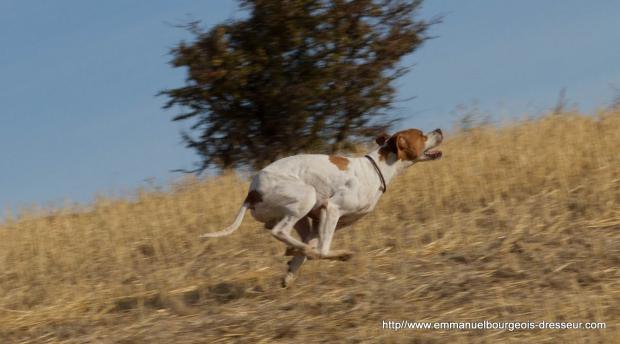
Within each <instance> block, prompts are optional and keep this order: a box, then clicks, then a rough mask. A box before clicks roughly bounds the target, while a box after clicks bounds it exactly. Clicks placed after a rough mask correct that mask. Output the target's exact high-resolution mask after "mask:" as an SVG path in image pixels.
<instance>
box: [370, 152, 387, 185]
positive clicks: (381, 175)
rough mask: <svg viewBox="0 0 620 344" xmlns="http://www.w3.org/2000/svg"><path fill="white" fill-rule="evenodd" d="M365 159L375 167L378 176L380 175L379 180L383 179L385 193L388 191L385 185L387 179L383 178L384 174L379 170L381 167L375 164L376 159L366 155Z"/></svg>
mask: <svg viewBox="0 0 620 344" xmlns="http://www.w3.org/2000/svg"><path fill="white" fill-rule="evenodd" d="M364 157H366V158H367V159H368V160H370V163H371V164H372V167H374V168H375V171H377V174H378V175H379V179H381V186H383V193H385V192H386V191H387V185H386V184H385V178H383V173H381V170H380V169H379V166H378V165H377V163H376V162H375V159H373V158H372V157H371V156H370V155H364Z"/></svg>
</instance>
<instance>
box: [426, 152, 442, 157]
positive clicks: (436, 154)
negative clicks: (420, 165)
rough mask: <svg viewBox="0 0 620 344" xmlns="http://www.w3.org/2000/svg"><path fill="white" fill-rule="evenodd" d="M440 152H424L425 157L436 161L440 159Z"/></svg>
mask: <svg viewBox="0 0 620 344" xmlns="http://www.w3.org/2000/svg"><path fill="white" fill-rule="evenodd" d="M441 154H442V153H441V151H434V150H429V151H428V152H426V155H427V156H428V157H429V158H433V159H437V158H440V157H441Z"/></svg>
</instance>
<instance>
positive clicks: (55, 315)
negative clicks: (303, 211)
mask: <svg viewBox="0 0 620 344" xmlns="http://www.w3.org/2000/svg"><path fill="white" fill-rule="evenodd" d="M442 151H443V152H444V157H443V158H442V159H441V160H439V161H436V162H430V163H424V164H419V165H416V166H414V167H412V168H411V169H409V170H408V171H407V172H406V173H405V174H404V175H403V176H400V177H399V178H397V179H396V181H395V183H394V184H392V185H390V188H389V191H388V193H387V194H386V195H385V196H384V198H383V199H382V200H381V201H380V203H379V206H378V207H377V209H376V210H375V212H374V213H372V214H371V215H369V216H368V217H366V218H364V219H363V220H361V221H360V222H358V223H357V224H355V225H354V226H353V227H350V228H347V229H344V230H342V231H338V232H337V233H336V236H335V240H334V245H333V246H334V247H336V248H349V249H352V250H354V251H355V252H356V253H357V254H356V256H355V257H354V259H352V260H351V261H349V262H328V261H311V262H308V263H307V264H306V265H305V266H304V267H303V268H302V270H301V275H300V277H299V278H298V279H297V280H296V282H295V284H294V285H293V286H292V287H291V288H289V289H281V288H280V287H279V283H280V278H281V277H282V275H283V273H284V271H285V267H286V266H285V262H286V261H287V257H283V252H284V247H283V245H282V244H281V243H279V242H276V241H275V240H274V239H273V238H272V237H271V236H270V235H269V234H268V232H267V231H265V230H264V229H262V227H261V226H260V225H259V224H258V223H257V222H256V221H254V220H253V219H252V218H251V216H246V218H245V220H244V222H243V224H242V226H241V228H240V229H239V230H238V231H237V232H235V233H234V234H233V235H231V236H229V237H225V238H220V239H210V240H208V241H201V240H199V239H198V238H197V237H198V235H199V234H201V233H203V232H208V231H215V230H219V229H221V228H223V227H224V226H226V225H228V224H229V223H230V222H231V221H232V220H233V217H234V214H235V213H236V211H237V210H238V207H239V205H240V204H241V202H242V200H243V199H244V197H245V196H246V193H247V186H248V183H247V181H246V180H242V179H241V178H240V177H237V176H235V175H233V174H229V175H225V176H221V177H217V178H212V179H208V180H204V181H197V180H186V181H184V182H182V183H179V184H178V185H173V186H171V189H172V190H171V191H169V192H157V191H143V192H137V194H136V197H135V199H132V200H129V199H127V200H122V199H100V200H98V201H97V202H96V203H95V204H94V205H93V206H92V209H85V210H81V211H76V210H75V209H61V210H57V211H54V212H53V213H52V214H51V215H50V214H45V215H41V214H36V213H32V214H23V215H21V216H20V217H19V218H17V219H13V220H7V221H6V222H5V223H3V224H0V338H2V340H1V342H2V343H55V342H62V343H127V344H128V343H171V342H174V343H176V344H181V343H199V342H204V343H217V342H248V343H257V342H262V343H275V342H283V343H284V342H298V343H311V342H362V341H365V340H368V339H370V340H371V341H373V342H407V343H411V342H413V343H468V342H480V343H497V342H511V343H512V342H523V341H527V342H536V343H555V342H559V341H560V340H561V341H562V342H565V343H594V342H607V343H611V342H613V341H615V340H617V338H620V328H619V327H618V325H619V324H620V162H619V156H620V112H616V113H602V114H600V115H598V116H596V117H594V116H583V115H578V114H562V115H556V116H546V117H543V118H541V119H537V120H531V121H524V122H520V123H516V124H514V125H510V126H506V127H501V128H495V127H481V128H475V129H472V130H468V131H464V132H460V133H453V134H449V136H448V137H447V138H446V140H445V142H444V144H443V145H442ZM390 320H391V321H400V320H409V321H431V322H432V321H438V322H450V321H484V320H488V321H520V322H525V321H533V322H540V321H543V320H545V321H556V322H557V321H571V322H605V323H606V324H607V328H606V329H602V330H600V329H599V330H550V329H548V330H515V331H499V330H468V331H459V330H412V329H406V330H400V331H394V330H388V329H383V328H382V321H390Z"/></svg>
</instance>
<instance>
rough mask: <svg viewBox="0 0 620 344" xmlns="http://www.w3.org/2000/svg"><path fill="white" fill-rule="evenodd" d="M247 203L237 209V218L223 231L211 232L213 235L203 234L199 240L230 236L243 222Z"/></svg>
mask: <svg viewBox="0 0 620 344" xmlns="http://www.w3.org/2000/svg"><path fill="white" fill-rule="evenodd" d="M248 206H249V205H248V203H243V205H242V206H241V209H239V212H238V213H237V217H236V218H235V222H233V224H232V225H230V226H228V227H226V228H225V229H223V230H221V231H219V232H213V233H205V234H203V235H201V236H200V237H201V238H218V237H223V236H226V235H229V234H231V233H232V232H234V231H236V230H237V228H239V226H241V221H243V216H244V215H245V211H246V210H248Z"/></svg>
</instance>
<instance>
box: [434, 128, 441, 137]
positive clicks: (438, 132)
mask: <svg viewBox="0 0 620 344" xmlns="http://www.w3.org/2000/svg"><path fill="white" fill-rule="evenodd" d="M433 131H434V132H435V133H437V134H439V135H440V136H441V137H443V132H442V131H441V129H439V128H437V129H435V130H433Z"/></svg>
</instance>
